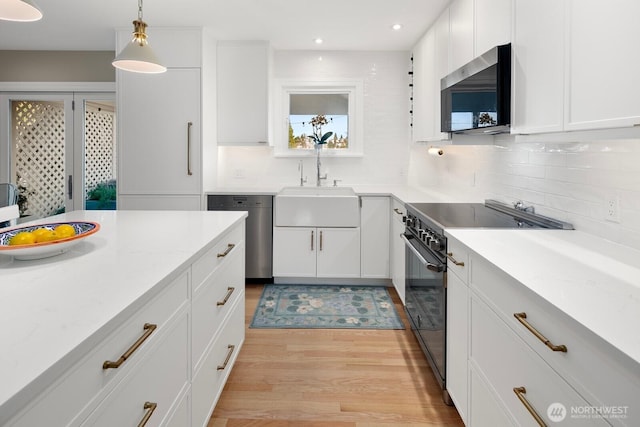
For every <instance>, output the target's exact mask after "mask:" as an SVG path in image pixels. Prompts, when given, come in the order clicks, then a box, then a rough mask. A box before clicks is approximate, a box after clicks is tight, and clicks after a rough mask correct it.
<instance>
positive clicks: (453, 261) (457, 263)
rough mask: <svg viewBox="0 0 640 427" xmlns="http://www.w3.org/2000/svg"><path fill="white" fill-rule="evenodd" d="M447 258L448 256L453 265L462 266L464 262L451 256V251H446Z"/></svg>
mask: <svg viewBox="0 0 640 427" xmlns="http://www.w3.org/2000/svg"><path fill="white" fill-rule="evenodd" d="M447 258H449V259H450V260H451V262H452V263H454V264H455V265H457V266H459V267H464V262H462V261H456V259H455V258H454V257H453V252H447Z"/></svg>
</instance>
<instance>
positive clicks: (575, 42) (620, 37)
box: [512, 0, 640, 133]
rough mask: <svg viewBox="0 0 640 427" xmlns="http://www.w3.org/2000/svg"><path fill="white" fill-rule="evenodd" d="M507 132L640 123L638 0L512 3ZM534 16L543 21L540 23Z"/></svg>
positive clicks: (639, 8)
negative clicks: (510, 123)
mask: <svg viewBox="0 0 640 427" xmlns="http://www.w3.org/2000/svg"><path fill="white" fill-rule="evenodd" d="M514 7H515V13H514V16H515V31H514V43H513V57H514V68H513V70H514V73H513V82H514V83H513V84H514V86H513V103H514V108H513V129H512V133H542V132H561V131H573V130H589V129H604V128H615V127H624V126H633V125H637V124H640V104H639V103H638V102H637V101H636V99H635V98H634V97H633V96H632V94H636V93H640V80H638V78H637V75H638V72H639V71H640V51H639V50H638V49H637V46H636V45H637V40H639V39H640V27H638V25H637V23H636V22H635V21H636V20H635V19H634V17H637V16H638V14H639V13H640V2H637V1H635V0H615V1H614V2H610V3H607V7H602V3H598V2H596V1H595V0H567V1H565V2H558V1H553V0H543V1H538V2H536V3H535V5H533V4H530V2H524V1H519V2H515V6H514ZM540 22H544V23H545V25H544V29H541V27H540Z"/></svg>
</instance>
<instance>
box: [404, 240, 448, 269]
mask: <svg viewBox="0 0 640 427" xmlns="http://www.w3.org/2000/svg"><path fill="white" fill-rule="evenodd" d="M400 238H401V239H402V240H404V244H405V245H406V246H407V247H408V248H409V249H411V252H413V254H414V255H415V256H416V257H418V260H419V261H420V262H421V263H422V264H423V265H424V266H425V267H427V270H431V271H435V272H437V273H440V272H441V271H443V270H444V267H443V266H442V264H432V263H430V262H429V261H427V260H426V259H424V257H423V256H422V254H421V253H420V252H418V250H417V249H416V248H414V247H413V245H412V244H411V242H410V241H409V239H407V236H406V235H405V234H404V233H401V234H400Z"/></svg>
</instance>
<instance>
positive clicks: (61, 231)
mask: <svg viewBox="0 0 640 427" xmlns="http://www.w3.org/2000/svg"><path fill="white" fill-rule="evenodd" d="M53 231H54V233H55V235H56V236H57V237H58V239H66V238H67V237H71V236H75V235H76V229H75V228H73V226H72V225H69V224H60V225H59V226H57V227H56V228H54V229H53Z"/></svg>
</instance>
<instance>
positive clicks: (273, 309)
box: [250, 285, 404, 329]
mask: <svg viewBox="0 0 640 427" xmlns="http://www.w3.org/2000/svg"><path fill="white" fill-rule="evenodd" d="M250 327H252V328H301V329H303V328H306V329H312V328H319V329H322V328H324V329H404V325H403V323H402V320H400V317H399V316H398V313H397V312H396V309H395V307H394V305H393V301H392V300H391V297H390V296H389V292H388V291H387V289H386V288H385V287H383V286H344V285H265V287H264V289H263V291H262V296H261V297H260V301H259V302H258V306H257V307H256V311H255V314H254V316H253V320H252V322H251V325H250Z"/></svg>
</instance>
